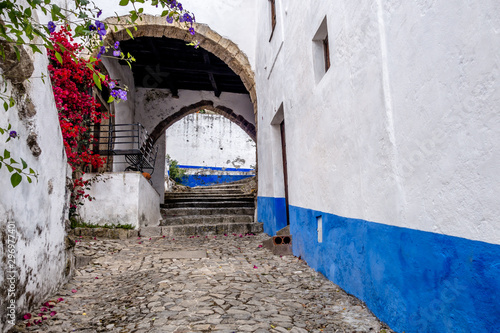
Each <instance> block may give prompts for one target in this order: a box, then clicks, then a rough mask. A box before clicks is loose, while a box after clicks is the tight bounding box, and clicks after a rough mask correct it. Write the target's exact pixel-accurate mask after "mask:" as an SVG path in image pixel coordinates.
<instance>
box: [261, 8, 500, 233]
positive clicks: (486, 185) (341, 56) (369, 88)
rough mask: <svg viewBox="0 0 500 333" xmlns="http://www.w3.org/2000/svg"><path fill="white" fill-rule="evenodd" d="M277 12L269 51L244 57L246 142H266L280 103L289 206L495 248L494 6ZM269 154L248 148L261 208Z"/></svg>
mask: <svg viewBox="0 0 500 333" xmlns="http://www.w3.org/2000/svg"><path fill="white" fill-rule="evenodd" d="M260 5H261V8H260V11H259V13H260V17H261V21H260V22H259V26H261V27H262V28H261V29H260V32H259V35H266V34H269V32H268V31H270V30H269V23H268V22H267V21H268V20H267V18H266V17H265V13H266V12H267V10H268V8H267V6H268V4H267V1H262V2H261V3H260ZM277 6H278V11H279V13H280V15H278V25H277V28H276V29H277V30H276V31H275V33H274V36H273V40H271V42H270V43H269V42H267V41H266V42H262V43H260V44H259V46H258V49H257V50H258V51H257V54H258V57H257V63H258V64H266V65H265V66H257V80H258V84H257V87H258V92H259V94H258V97H259V110H260V113H259V130H258V138H259V142H273V139H272V138H271V135H272V127H271V126H270V123H271V120H272V117H273V116H274V114H273V112H276V111H277V110H278V108H279V106H280V104H281V103H284V113H285V119H286V121H287V131H288V132H287V145H288V151H287V153H288V156H289V158H290V159H289V161H288V162H289V172H290V175H289V177H290V179H293V180H294V181H293V182H291V183H290V200H291V204H293V205H297V206H301V207H308V208H311V209H318V210H322V211H326V212H331V213H333V212H335V213H337V214H339V215H343V216H350V217H356V218H361V219H366V220H371V221H380V222H382V223H388V224H391V225H398V226H405V227H411V228H418V229H420V230H425V231H431V232H439V233H445V234H448V235H455V236H459V237H466V238H469V239H476V240H482V241H487V242H492V243H500V230H499V229H498V227H497V224H496V222H495V221H496V220H497V219H496V216H498V215H499V214H500V204H499V203H500V202H498V197H497V196H496V195H495V194H494V193H499V192H500V179H499V177H498V173H497V172H495V167H494V166H495V165H499V163H500V156H499V155H498V154H497V153H495V150H496V149H495V147H496V143H497V142H500V132H499V131H498V126H499V121H500V114H499V112H498V105H499V104H498V103H499V99H500V96H499V85H498V76H499V69H498V67H499V65H500V61H499V60H498V57H496V56H495V54H496V52H497V49H498V48H497V47H496V46H497V45H499V43H500V37H499V36H498V34H497V33H496V32H495V31H498V29H499V27H498V25H499V23H498V20H495V19H494V17H492V16H491V15H490V14H488V13H492V12H495V10H497V9H498V8H497V7H498V5H497V4H495V2H493V1H489V2H486V3H484V4H483V5H481V6H479V5H473V4H469V5H464V4H462V3H461V2H459V1H456V2H452V3H450V2H446V3H445V2H433V3H432V4H429V5H428V6H425V5H423V4H420V3H411V4H404V3H403V2H401V1H392V2H383V3H382V2H380V3H379V2H374V1H363V2H362V3H361V4H359V5H358V4H357V5H356V6H354V4H352V5H350V4H347V3H343V2H319V1H317V2H315V5H314V6H303V5H302V3H301V2H298V1H292V2H283V1H277ZM354 7H356V8H354ZM417 14H418V15H417ZM325 15H327V17H328V31H329V36H330V43H331V44H330V45H331V50H330V52H331V63H332V67H331V68H330V70H329V71H328V72H327V73H326V75H325V76H324V77H323V79H322V80H321V81H320V82H319V83H318V84H316V83H315V78H314V72H313V59H312V38H313V36H314V34H315V32H316V29H317V28H318V26H319V24H320V23H321V21H322V20H323V18H324V17H325ZM480 22H484V23H480ZM282 30H284V35H285V36H286V38H284V37H283V34H282V33H281V31H282ZM281 44H283V46H281ZM280 48H281V49H282V50H281V51H280V52H279V53H278V50H279V49H280ZM276 53H278V56H277V57H276V58H273V57H274V54H276ZM273 63H274V66H271V65H270V64H273ZM271 69H272V71H271ZM276 140H277V139H276V138H275V140H274V141H276ZM272 147H273V145H260V146H259V162H261V164H260V165H259V176H260V179H261V182H260V185H261V186H259V195H261V196H274V195H275V193H279V189H275V188H273V183H274V182H273V180H274V175H273V170H274V166H275V165H276V164H278V163H271V161H272V160H273V159H272V149H271V148H272ZM275 148H276V147H275ZM340 180H342V181H340ZM458 207H459V208H458ZM478 221H481V222H480V223H478Z"/></svg>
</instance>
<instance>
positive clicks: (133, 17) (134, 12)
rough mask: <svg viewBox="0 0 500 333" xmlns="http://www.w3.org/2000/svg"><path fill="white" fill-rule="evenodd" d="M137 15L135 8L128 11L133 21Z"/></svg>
mask: <svg viewBox="0 0 500 333" xmlns="http://www.w3.org/2000/svg"><path fill="white" fill-rule="evenodd" d="M138 17H139V16H138V15H137V12H136V11H135V10H132V11H130V19H131V20H132V22H135V21H136V20H137V18H138Z"/></svg>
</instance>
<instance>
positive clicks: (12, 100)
mask: <svg viewBox="0 0 500 333" xmlns="http://www.w3.org/2000/svg"><path fill="white" fill-rule="evenodd" d="M9 102H10V104H9V106H10V107H13V106H14V105H15V104H16V101H15V100H14V97H11V98H10V99H9Z"/></svg>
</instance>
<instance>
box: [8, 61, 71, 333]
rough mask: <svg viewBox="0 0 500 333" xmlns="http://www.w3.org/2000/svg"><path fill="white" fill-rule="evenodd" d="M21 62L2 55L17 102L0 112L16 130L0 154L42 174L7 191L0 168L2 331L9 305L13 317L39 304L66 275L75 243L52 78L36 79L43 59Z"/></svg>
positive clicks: (43, 67)
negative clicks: (69, 232) (68, 225)
mask: <svg viewBox="0 0 500 333" xmlns="http://www.w3.org/2000/svg"><path fill="white" fill-rule="evenodd" d="M21 59H22V61H20V62H18V61H17V59H16V56H15V54H14V53H10V54H8V55H7V57H6V60H5V61H3V60H0V67H1V71H2V73H3V74H5V75H6V76H7V78H10V79H9V80H8V81H7V91H6V94H7V95H10V94H11V95H12V96H13V97H14V98H15V100H16V106H14V107H12V108H10V109H9V110H8V111H7V112H4V111H3V110H2V111H1V112H0V126H1V127H3V128H4V127H7V124H8V123H10V124H12V130H15V131H16V132H17V134H18V138H16V139H13V140H11V141H10V142H8V143H4V142H5V140H6V138H7V135H3V136H1V138H0V139H1V142H2V145H1V154H2V155H3V154H4V149H7V150H9V151H10V152H11V157H12V158H14V159H16V160H17V161H18V162H19V161H20V158H22V159H24V160H25V161H26V162H27V164H28V166H29V167H30V168H32V169H34V170H35V171H36V172H37V173H38V174H39V176H38V180H34V181H33V183H32V184H29V183H28V182H27V181H26V179H24V180H23V181H22V182H21V184H20V185H18V186H17V187H16V188H12V185H11V182H10V175H11V174H10V173H9V172H8V170H7V168H6V167H3V168H2V169H0V189H1V190H0V242H1V244H0V258H1V264H0V265H1V267H2V269H1V270H0V272H1V273H0V298H1V299H2V302H1V306H0V318H1V319H0V332H4V331H6V330H7V329H8V328H9V327H10V326H11V325H10V321H11V319H12V318H11V317H9V316H8V315H10V314H11V311H10V310H11V309H8V308H7V306H10V307H11V308H12V312H13V313H14V315H15V316H16V317H18V316H20V315H21V314H23V313H25V312H27V311H28V310H29V309H31V308H33V307H34V306H39V305H40V304H41V302H42V301H45V300H46V297H48V296H49V295H50V294H52V293H53V292H54V291H55V290H57V288H58V287H60V286H61V284H63V283H64V282H65V281H66V280H67V279H68V278H69V276H70V275H71V269H72V262H73V254H72V246H73V245H72V242H71V241H70V240H69V239H68V238H67V237H66V219H67V214H68V199H69V196H68V193H67V191H66V177H67V176H71V171H70V169H69V170H68V168H67V163H66V155H65V153H64V147H63V142H62V136H61V130H60V127H59V121H58V116H57V110H56V107H55V102H54V98H53V94H52V87H51V85H50V81H48V80H47V78H46V79H45V83H43V82H42V80H41V79H40V74H45V76H46V77H47V76H48V73H47V70H46V68H47V65H48V62H47V56H46V55H45V54H44V55H40V54H36V55H33V54H31V52H30V51H22V52H21ZM10 60H12V61H10ZM26 79H29V82H28V81H26ZM4 83H5V82H1V85H2V87H3V85H4ZM9 251H11V252H9ZM11 287H12V288H11ZM9 289H10V290H9ZM11 291H13V292H12V293H11ZM11 302H13V303H11ZM12 305H13V306H12Z"/></svg>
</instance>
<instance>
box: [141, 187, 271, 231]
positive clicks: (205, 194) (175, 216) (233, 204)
mask: <svg viewBox="0 0 500 333" xmlns="http://www.w3.org/2000/svg"><path fill="white" fill-rule="evenodd" d="M252 181H253V182H254V183H255V180H248V181H244V180H243V181H239V182H237V183H236V182H235V183H231V184H221V185H215V186H200V187H195V188H185V187H182V188H177V189H175V190H174V191H173V192H167V193H165V203H164V204H162V205H161V215H162V219H161V221H160V226H158V227H150V228H142V229H141V237H153V236H165V237H169V238H170V237H172V238H175V237H176V236H200V237H201V236H211V235H223V234H246V233H261V232H263V226H262V224H261V223H255V221H254V214H255V196H254V194H249V193H250V192H254V191H251V190H252V188H251V187H252V186H253V185H252V183H251V182H252ZM249 187H250V189H249ZM245 191H246V192H245Z"/></svg>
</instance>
